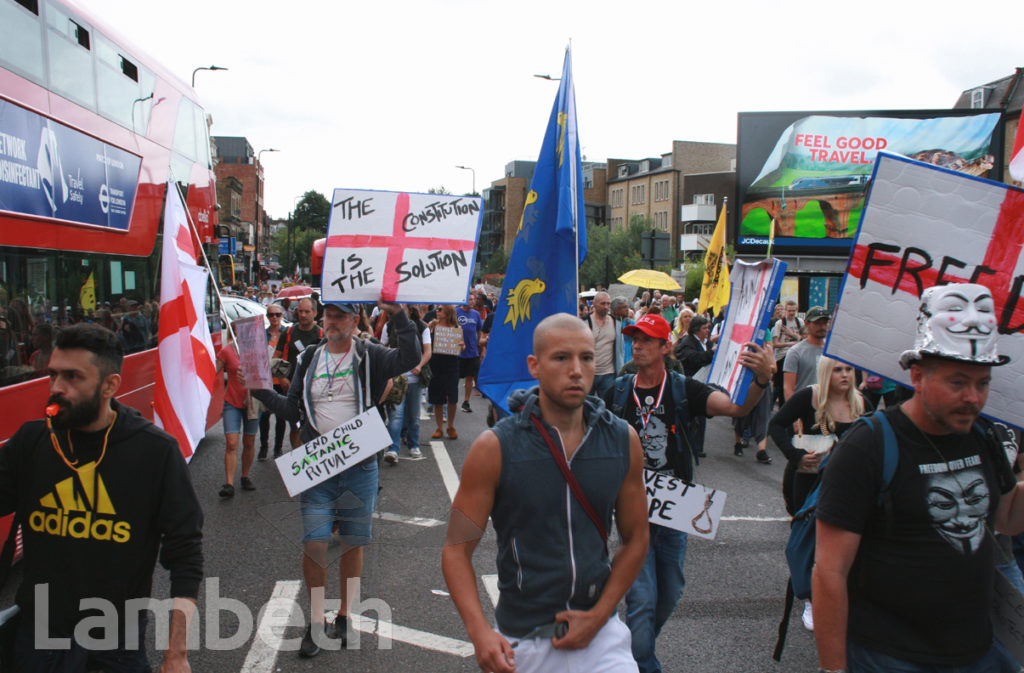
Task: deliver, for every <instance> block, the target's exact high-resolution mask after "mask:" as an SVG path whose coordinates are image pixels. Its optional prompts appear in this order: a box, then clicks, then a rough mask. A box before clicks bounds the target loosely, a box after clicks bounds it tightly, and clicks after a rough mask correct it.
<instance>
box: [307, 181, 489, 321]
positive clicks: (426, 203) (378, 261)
mask: <svg viewBox="0 0 1024 673" xmlns="http://www.w3.org/2000/svg"><path fill="white" fill-rule="evenodd" d="M482 221H483V199H480V198H478V197H472V196H455V195H451V194H417V193H409V192H384V191H373V190H362V189H336V190H334V194H333V197H332V199H331V216H330V221H329V223H328V227H327V246H326V249H325V250H324V268H323V276H322V277H321V297H322V298H323V300H324V301H343V302H371V301H372V302H375V301H377V299H378V298H381V299H384V300H385V301H397V302H403V303H404V302H411V303H432V304H449V303H452V304H460V303H462V302H464V301H465V299H466V297H467V295H468V294H469V286H470V283H471V282H472V277H473V265H474V264H475V262H476V245H477V240H478V238H479V236H480V225H481V222H482Z"/></svg>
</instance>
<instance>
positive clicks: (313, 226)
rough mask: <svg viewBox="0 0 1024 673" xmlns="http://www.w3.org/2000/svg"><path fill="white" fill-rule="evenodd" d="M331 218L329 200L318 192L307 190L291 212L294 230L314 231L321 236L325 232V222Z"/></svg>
mask: <svg viewBox="0 0 1024 673" xmlns="http://www.w3.org/2000/svg"><path fill="white" fill-rule="evenodd" d="M330 218H331V202H330V201H328V200H327V197H325V196H324V195H323V194H321V193H320V192H317V191H314V190H312V189H311V190H309V191H308V192H306V193H305V194H303V195H302V200H301V201H299V203H298V205H296V206H295V212H294V213H292V226H293V227H294V228H295V230H296V231H316V232H318V233H319V234H320V236H323V235H325V234H326V233H327V222H328V220H330Z"/></svg>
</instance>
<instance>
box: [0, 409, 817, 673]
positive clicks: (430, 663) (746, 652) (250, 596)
mask: <svg viewBox="0 0 1024 673" xmlns="http://www.w3.org/2000/svg"><path fill="white" fill-rule="evenodd" d="M471 405H472V408H473V413H465V412H463V411H461V410H459V411H458V412H457V413H458V418H457V419H456V428H457V429H458V431H459V439H457V440H449V439H445V440H431V439H430V434H431V432H433V430H434V425H433V421H432V420H427V419H426V414H425V413H424V414H423V420H422V421H421V427H420V431H421V432H420V435H421V444H420V445H421V448H422V450H423V458H421V459H418V460H417V459H412V458H410V457H409V456H408V453H407V452H406V450H405V449H403V452H402V454H401V458H400V460H399V462H398V465H397V466H394V467H389V466H387V465H382V466H381V485H382V490H381V492H380V497H379V499H378V507H377V514H376V518H375V522H374V535H373V537H374V539H373V542H372V543H371V544H370V545H368V546H367V547H366V548H365V552H364V553H365V558H364V571H363V581H362V583H361V585H360V587H359V597H360V600H361V602H362V607H361V612H362V616H361V618H360V619H359V620H358V621H357V622H356V625H357V627H358V629H359V630H360V633H359V644H358V647H357V648H353V649H346V650H343V651H324V652H322V653H321V654H320V655H319V656H317V657H315V658H313V659H301V658H299V656H298V653H297V652H296V651H294V650H295V649H296V648H297V646H298V642H299V639H300V638H301V636H302V633H303V630H304V624H305V623H306V621H305V617H303V616H302V615H301V614H300V613H299V612H298V611H297V610H298V609H299V608H301V609H302V610H306V609H308V608H307V604H306V601H305V600H304V598H303V596H304V588H303V586H302V582H301V579H302V576H301V571H300V561H301V547H300V537H301V526H300V521H299V508H298V503H297V500H293V499H291V498H289V497H288V495H287V492H286V490H285V488H284V486H283V484H282V481H281V478H280V476H279V475H278V474H277V472H276V467H275V464H274V463H273V462H272V461H268V462H263V463H259V462H257V463H255V464H254V466H253V469H252V472H251V474H250V476H251V478H252V479H253V481H254V483H255V485H256V487H257V490H256V491H252V492H246V491H242V490H241V489H238V490H237V491H236V494H235V496H234V497H233V498H231V499H228V500H222V499H221V498H219V497H218V495H217V491H218V489H219V487H220V485H221V484H222V483H223V482H224V472H223V471H224V468H223V464H224V463H223V452H224V436H223V433H222V431H221V428H220V426H217V427H215V428H213V429H212V430H211V431H210V432H209V433H208V434H207V437H206V438H205V439H204V440H203V442H202V443H201V444H200V445H199V448H198V450H197V452H196V454H195V456H194V458H193V460H192V462H191V463H190V466H189V470H190V472H191V475H192V479H193V483H194V485H195V488H196V491H197V493H198V495H199V499H200V502H201V503H202V506H203V510H204V513H205V517H206V520H205V525H204V554H205V566H206V578H207V579H206V580H205V581H204V585H203V587H202V589H201V595H200V599H199V603H198V605H199V611H198V618H197V619H196V620H195V622H194V626H195V627H196V628H195V629H194V634H193V635H194V642H195V643H197V644H198V649H195V650H194V651H192V652H191V653H190V655H189V661H190V663H191V666H192V670H193V671H216V672H218V673H226V672H229V671H242V672H245V673H268V672H271V671H275V672H276V671H288V672H290V671H335V670H345V671H347V672H361V671H366V672H371V671H372V672H376V671H381V672H385V671H387V672H393V671H478V670H479V668H478V667H477V665H476V661H475V658H474V656H473V648H472V645H471V643H470V642H469V640H468V638H467V636H466V632H465V628H464V627H463V624H462V621H461V620H460V618H459V616H458V613H457V611H456V610H455V607H454V605H453V604H452V601H451V599H450V597H449V596H448V592H447V588H446V586H445V582H444V578H443V576H442V573H441V563H440V559H441V549H442V545H443V540H444V534H445V525H446V522H447V519H448V513H449V510H450V508H451V496H452V495H453V494H454V492H455V489H456V488H457V484H458V473H459V470H460V468H461V465H462V462H463V460H464V458H465V456H466V452H467V451H468V449H469V447H470V445H471V444H472V441H473V439H475V438H476V437H477V436H478V435H479V434H480V433H481V432H483V431H484V430H486V425H485V422H484V416H485V412H486V410H487V401H486V400H484V399H483V398H481V397H473V399H472V403H471ZM287 443H288V440H287V438H286V439H285V445H286V449H287ZM732 447H733V437H732V426H731V423H730V421H729V419H711V420H710V421H709V423H708V430H707V439H706V450H707V452H708V454H709V455H708V458H706V459H703V460H702V461H701V465H700V466H699V467H698V470H697V481H698V483H701V484H704V485H706V486H709V487H713V488H717V489H719V491H724V492H725V493H726V494H727V499H726V503H725V509H724V513H723V519H722V522H721V525H720V527H719V531H718V534H717V537H716V538H715V539H714V540H713V541H710V540H702V539H697V538H693V537H691V538H690V542H689V546H688V551H687V560H686V577H687V584H686V588H685V590H684V592H683V597H682V599H681V601H680V602H679V604H678V605H677V607H676V610H675V612H674V614H673V616H672V618H671V619H670V620H669V622H668V623H667V624H666V626H665V628H664V630H663V632H662V634H661V637H660V638H659V640H658V655H659V657H660V659H661V661H662V664H663V668H664V670H666V671H683V670H685V671H688V672H689V673H722V672H735V673H741V672H760V671H815V670H817V659H816V655H815V652H814V643H813V638H812V636H811V634H810V633H809V632H807V631H805V630H804V628H803V626H802V624H801V621H800V610H801V609H802V604H801V603H799V602H798V605H797V606H796V607H795V608H794V610H793V614H792V619H791V621H790V630H789V638H788V642H787V644H786V649H785V652H784V654H783V658H782V662H781V663H776V662H774V661H773V660H772V659H771V654H772V650H773V647H774V644H775V638H776V634H777V628H778V622H779V619H780V617H781V616H782V610H783V599H784V597H785V588H786V578H787V571H786V568H785V558H784V555H783V549H784V547H785V542H786V538H787V535H788V530H789V526H788V518H787V517H786V514H785V510H784V508H783V503H782V495H781V482H782V471H783V467H784V462H783V460H782V458H781V456H780V454H779V452H778V451H777V450H775V449H774V447H773V446H771V443H770V441H769V453H770V454H771V455H772V456H773V458H774V462H773V463H772V464H771V465H762V464H759V463H758V462H757V461H756V460H755V459H754V451H753V448H751V449H748V450H747V452H746V455H745V456H744V457H742V458H737V457H735V456H733V450H732ZM236 483H237V480H236ZM329 553H330V555H331V559H330V562H329V573H328V577H329V579H328V589H327V596H328V608H330V606H331V597H335V598H336V597H337V596H338V574H337V565H336V562H335V560H336V559H337V557H338V554H339V550H338V548H337V547H332V548H331V550H330V552H329ZM494 559H495V541H494V534H493V530H492V529H490V528H488V531H487V534H486V535H485V537H484V538H483V540H482V541H481V543H480V545H479V546H478V548H477V550H476V554H475V556H474V561H475V568H476V570H477V574H478V576H479V578H480V581H479V584H478V589H479V591H480V595H481V598H482V602H483V606H484V612H485V614H486V615H487V616H488V618H492V617H493V600H494V599H496V590H497V589H496V575H495V573H496V569H495V560H494ZM8 594H9V590H8ZM167 595H168V577H167V573H166V571H165V570H164V569H163V568H161V567H160V566H159V564H158V566H157V571H156V574H155V577H154V596H156V597H157V598H163V597H166V596H167ZM296 599H297V600H296ZM334 605H335V607H336V601H335V603H334ZM293 606H299V607H298V608H296V607H293ZM620 613H621V606H620ZM153 632H154V626H153V623H152V621H151V624H150V633H149V639H150V643H151V656H150V659H151V661H152V662H153V664H154V667H157V666H159V663H160V656H159V655H158V654H156V653H154V652H152V642H153V637H154V633H153ZM289 648H291V649H289ZM154 670H155V668H154Z"/></svg>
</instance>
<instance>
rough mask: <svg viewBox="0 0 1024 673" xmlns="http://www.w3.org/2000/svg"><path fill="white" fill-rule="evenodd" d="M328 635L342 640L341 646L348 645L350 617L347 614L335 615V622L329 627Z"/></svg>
mask: <svg viewBox="0 0 1024 673" xmlns="http://www.w3.org/2000/svg"><path fill="white" fill-rule="evenodd" d="M327 636H328V637H329V638H333V639H335V640H340V641H341V646H342V647H346V646H347V645H348V618H346V617H345V615H338V616H337V617H335V618H334V623H333V624H330V625H328V627H327Z"/></svg>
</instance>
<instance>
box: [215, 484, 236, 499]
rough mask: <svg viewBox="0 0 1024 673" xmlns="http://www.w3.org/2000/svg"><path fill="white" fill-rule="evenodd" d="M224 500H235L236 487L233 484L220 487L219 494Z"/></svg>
mask: <svg viewBox="0 0 1024 673" xmlns="http://www.w3.org/2000/svg"><path fill="white" fill-rule="evenodd" d="M217 495H219V496H220V497H222V498H233V497H234V495H235V487H234V486H232V485H231V484H224V485H223V486H221V487H220V491H219V492H218V493H217Z"/></svg>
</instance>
